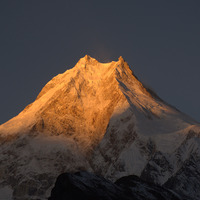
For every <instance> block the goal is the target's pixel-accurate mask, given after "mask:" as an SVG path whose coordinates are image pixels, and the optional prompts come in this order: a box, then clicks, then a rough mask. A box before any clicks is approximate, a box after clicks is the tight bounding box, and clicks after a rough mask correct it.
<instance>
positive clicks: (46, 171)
mask: <svg viewBox="0 0 200 200" xmlns="http://www.w3.org/2000/svg"><path fill="white" fill-rule="evenodd" d="M199 132H200V128H199V125H198V124H197V123H196V122H195V120H193V119H191V118H190V117H188V116H187V115H185V114H183V113H181V112H180V111H178V110H177V109H175V108H174V107H172V106H170V105H168V104H166V103H165V102H164V101H162V100H161V99H160V98H159V97H158V96H157V95H156V94H155V93H154V92H152V91H151V90H150V89H148V88H146V87H145V86H144V85H143V84H142V83H141V82H140V81H139V80H138V79H137V77H136V76H135V75H134V74H133V72H132V71H131V69H130V68H129V66H128V64H127V62H126V61H125V60H124V59H123V58H122V57H119V59H118V61H112V62H110V63H100V62H98V61H97V60H96V59H94V58H91V57H90V56H88V55H86V56H85V57H83V58H81V59H80V60H79V61H78V63H77V64H76V65H75V67H74V68H72V69H70V70H67V71H66V72H64V73H63V74H59V75H57V76H56V77H54V78H53V79H52V80H51V81H49V82H48V83H47V84H46V85H45V86H44V88H43V89H42V90H41V92H40V93H39V95H38V96H37V98H36V100H35V101H34V102H33V103H32V104H30V105H28V106H27V107H26V108H25V109H24V110H23V111H22V112H21V113H19V115H17V116H16V117H14V118H13V119H11V120H9V121H8V122H6V123H5V124H3V125H1V126H0V163H2V164H1V166H0V172H2V173H1V174H0V180H1V182H0V186H1V187H2V190H3V189H4V187H5V186H9V187H11V188H12V190H13V191H14V192H13V196H14V198H15V199H20V200H23V199H24V200H25V199H26V198H27V196H29V197H30V198H39V199H42V198H46V197H47V196H48V195H49V192H50V189H51V188H52V185H53V183H54V182H55V178H56V177H57V176H58V175H59V174H60V173H63V172H74V171H77V170H87V171H92V172H94V173H98V174H100V175H102V176H104V177H106V178H109V179H110V180H116V179H118V178H121V177H122V176H127V175H137V176H140V177H141V178H142V179H144V180H148V181H151V182H154V183H156V184H160V185H166V186H168V187H169V188H173V189H175V191H177V192H180V193H182V195H183V196H184V197H187V196H192V198H193V199H198V198H199V197H200V193H199V192H195V191H200V181H199V180H200V176H199V175H196V174H198V173H199V174H200V162H199V156H200V151H199V147H200V145H199V144H200V140H199ZM188 173H189V174H190V175H189V176H188ZM180 182H181V184H180ZM188 184H189V185H190V188H186V189H185V188H184V187H186V186H187V185H188ZM191 191H192V192H191ZM193 191H194V192H193ZM30 198H29V199H30Z"/></svg>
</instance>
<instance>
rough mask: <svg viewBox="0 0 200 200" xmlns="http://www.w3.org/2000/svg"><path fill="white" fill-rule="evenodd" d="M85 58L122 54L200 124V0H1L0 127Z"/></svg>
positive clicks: (150, 83) (140, 74)
mask: <svg viewBox="0 0 200 200" xmlns="http://www.w3.org/2000/svg"><path fill="white" fill-rule="evenodd" d="M85 54H89V55H90V56H92V57H94V58H96V59H97V60H99V61H101V62H108V61H112V60H117V59H118V57H119V56H120V55H121V56H123V58H124V59H125V60H126V61H127V62H128V63H129V65H130V66H131V69H132V70H133V71H134V73H135V74H136V76H137V77H138V78H139V79H140V80H142V81H143V82H145V83H146V84H147V85H148V86H150V87H151V88H153V89H154V91H156V92H157V94H158V95H159V96H160V97H161V98H162V99H164V100H165V101H166V102H168V103H170V104H172V105H174V106H175V107H177V108H178V109H180V110H181V111H183V112H185V113H187V114H188V115H190V116H192V117H193V118H195V119H196V120H197V121H200V1H199V0H151V1H150V0H137V1H136V0H129V1H127V0H124V1H122V0H120V1H118V0H101V1H95V0H58V1H55V0H40V1H35V0H1V1H0V91H1V92H0V124H1V123H3V122H5V121H7V120H8V119H10V118H12V117H14V116H15V115H17V114H18V113H19V112H20V111H22V109H23V108H24V107H25V106H26V105H28V104H29V103H31V102H32V101H34V100H35V98H36V96H37V94H38V93H39V92H40V90H41V89H42V87H43V86H44V85H45V84H46V83H47V82H48V81H49V80H50V79H51V78H52V77H54V76H55V75H57V74H58V73H63V72H64V71H66V70H67V69H69V68H71V67H73V66H74V65H75V64H76V62H77V61H78V60H79V58H80V57H83V56H84V55H85Z"/></svg>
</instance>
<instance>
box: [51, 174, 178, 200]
mask: <svg viewBox="0 0 200 200" xmlns="http://www.w3.org/2000/svg"><path fill="white" fill-rule="evenodd" d="M66 199H67V200H80V199H81V200H94V199H95V200H133V199H134V200H144V199H145V200H181V198H180V197H179V196H178V195H177V194H175V193H174V192H172V191H170V190H168V189H166V188H164V187H161V186H157V185H155V184H152V183H147V182H145V181H142V180H141V179H139V178H138V177H136V176H126V177H123V178H120V179H119V180H117V181H116V182H115V183H112V182H111V181H109V180H107V179H105V178H103V177H100V176H96V175H94V174H91V173H88V172H77V173H75V174H70V173H64V174H61V175H60V176H59V177H58V178H57V181H56V183H55V186H54V188H53V189H52V192H51V197H49V199H48V200H66Z"/></svg>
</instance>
